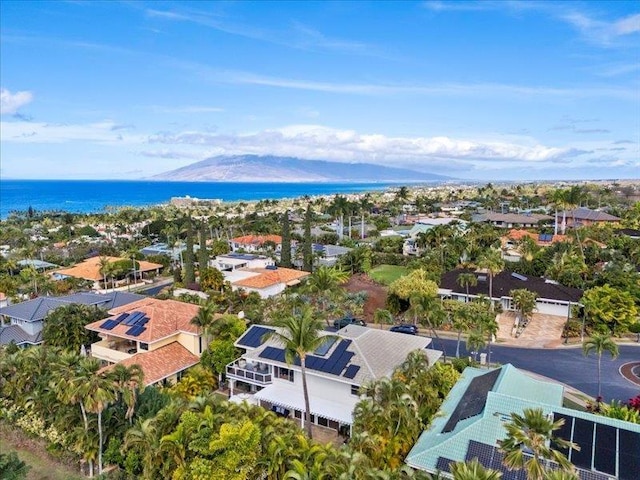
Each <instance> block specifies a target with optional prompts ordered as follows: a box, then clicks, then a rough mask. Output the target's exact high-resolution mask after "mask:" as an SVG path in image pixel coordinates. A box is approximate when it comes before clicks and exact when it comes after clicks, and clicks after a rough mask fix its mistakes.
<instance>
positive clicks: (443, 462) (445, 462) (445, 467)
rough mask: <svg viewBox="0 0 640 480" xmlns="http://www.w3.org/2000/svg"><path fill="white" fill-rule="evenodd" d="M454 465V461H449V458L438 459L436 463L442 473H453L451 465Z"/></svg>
mask: <svg viewBox="0 0 640 480" xmlns="http://www.w3.org/2000/svg"><path fill="white" fill-rule="evenodd" d="M452 463H454V461H453V460H449V459H448V458H444V457H438V461H437V462H436V468H437V469H438V470H440V471H441V472H451V470H450V467H449V465H450V464H452Z"/></svg>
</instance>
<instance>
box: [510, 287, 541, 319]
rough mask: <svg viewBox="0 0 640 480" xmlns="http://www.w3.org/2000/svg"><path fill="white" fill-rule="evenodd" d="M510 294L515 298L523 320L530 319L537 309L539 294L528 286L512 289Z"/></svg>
mask: <svg viewBox="0 0 640 480" xmlns="http://www.w3.org/2000/svg"><path fill="white" fill-rule="evenodd" d="M509 296H510V297H511V298H512V299H513V303H514V306H515V307H516V309H517V310H518V312H519V313H520V316H521V317H522V320H527V319H529V318H530V317H531V315H532V314H533V312H534V310H535V309H536V301H537V299H538V294H537V293H536V292H532V291H531V290H527V289H526V288H518V289H515V290H511V291H510V292H509Z"/></svg>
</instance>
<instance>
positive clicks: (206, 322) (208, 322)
mask: <svg viewBox="0 0 640 480" xmlns="http://www.w3.org/2000/svg"><path fill="white" fill-rule="evenodd" d="M215 314H216V304H215V303H213V302H210V301H209V302H206V303H205V304H204V305H201V306H200V310H198V313H197V314H196V316H195V317H193V318H192V319H191V323H192V324H193V325H195V326H197V327H198V328H199V330H200V332H199V333H200V335H203V334H207V333H208V332H209V329H210V328H211V326H212V325H213V322H214V320H215Z"/></svg>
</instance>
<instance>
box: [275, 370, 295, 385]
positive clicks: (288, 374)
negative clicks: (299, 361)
mask: <svg viewBox="0 0 640 480" xmlns="http://www.w3.org/2000/svg"><path fill="white" fill-rule="evenodd" d="M278 378H281V379H282V380H289V381H290V382H293V370H289V369H288V368H283V367H280V370H279V372H278Z"/></svg>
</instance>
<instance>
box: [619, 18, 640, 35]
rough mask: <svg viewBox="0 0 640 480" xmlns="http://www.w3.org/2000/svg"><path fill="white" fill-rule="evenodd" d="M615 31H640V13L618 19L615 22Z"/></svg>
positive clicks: (627, 32) (622, 32)
mask: <svg viewBox="0 0 640 480" xmlns="http://www.w3.org/2000/svg"><path fill="white" fill-rule="evenodd" d="M613 31H614V33H616V34H617V35H629V34H630V33H637V32H640V13H637V14H635V15H629V16H628V17H625V18H623V19H620V20H618V21H617V22H615V23H614V24H613Z"/></svg>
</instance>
